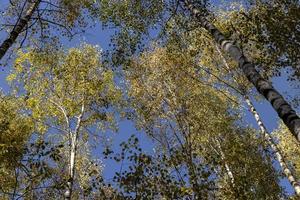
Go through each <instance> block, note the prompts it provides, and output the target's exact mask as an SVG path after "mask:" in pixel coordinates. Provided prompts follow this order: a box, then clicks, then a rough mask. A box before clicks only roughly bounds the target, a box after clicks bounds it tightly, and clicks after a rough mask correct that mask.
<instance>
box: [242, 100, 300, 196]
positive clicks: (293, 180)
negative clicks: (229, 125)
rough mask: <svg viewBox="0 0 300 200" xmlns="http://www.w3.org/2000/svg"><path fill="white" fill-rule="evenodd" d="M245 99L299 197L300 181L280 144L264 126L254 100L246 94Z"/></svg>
mask: <svg viewBox="0 0 300 200" xmlns="http://www.w3.org/2000/svg"><path fill="white" fill-rule="evenodd" d="M245 100H246V103H247V104H248V106H249V108H250V112H251V113H252V114H253V116H254V118H255V120H256V122H257V124H258V126H259V128H260V131H261V133H262V134H263V136H264V137H265V139H266V141H267V142H268V144H269V146H270V147H271V148H272V150H273V151H274V153H275V156H276V159H277V160H278V162H279V165H280V167H281V169H282V171H283V174H284V175H285V176H286V178H287V179H288V180H289V182H290V183H291V185H292V186H293V188H294V189H295V192H296V195H297V196H298V197H300V185H299V183H298V182H297V181H296V179H295V177H294V176H293V174H292V172H291V170H290V169H289V168H288V166H287V164H286V162H285V160H284V158H283V156H282V155H281V152H280V150H279V148H278V146H277V145H276V142H275V141H274V140H273V138H272V136H271V135H270V134H269V133H268V131H267V129H266V127H265V126H264V124H263V122H262V121H261V119H260V116H259V114H258V113H257V111H256V110H255V108H254V106H253V104H252V102H251V101H250V99H249V97H248V96H245Z"/></svg>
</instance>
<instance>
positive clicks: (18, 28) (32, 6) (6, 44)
mask: <svg viewBox="0 0 300 200" xmlns="http://www.w3.org/2000/svg"><path fill="white" fill-rule="evenodd" d="M40 3H41V0H32V2H30V3H29V6H28V9H27V11H26V13H25V15H24V16H22V17H21V18H20V19H19V20H18V21H17V22H16V25H15V27H14V28H13V30H12V31H11V32H10V34H9V37H8V38H7V39H6V40H4V41H3V42H2V44H1V46H0V60H1V59H2V58H3V56H4V55H5V53H6V52H7V50H8V49H9V48H10V47H11V45H13V43H15V41H16V39H17V38H18V36H19V34H20V33H21V32H22V31H23V30H24V28H25V27H26V26H27V25H28V22H29V21H30V19H31V17H32V15H33V13H34V12H35V11H36V9H37V8H38V6H39V4H40Z"/></svg>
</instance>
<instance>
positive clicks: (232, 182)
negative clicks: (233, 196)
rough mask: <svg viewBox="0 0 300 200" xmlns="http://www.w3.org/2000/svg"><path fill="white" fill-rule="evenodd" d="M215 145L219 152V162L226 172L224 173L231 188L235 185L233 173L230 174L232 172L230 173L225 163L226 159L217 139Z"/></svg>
mask: <svg viewBox="0 0 300 200" xmlns="http://www.w3.org/2000/svg"><path fill="white" fill-rule="evenodd" d="M216 143H217V146H218V149H219V151H220V155H221V160H222V161H223V162H224V166H225V170H226V173H227V175H228V177H229V179H230V182H231V184H232V187H235V183H234V182H235V181H234V176H233V173H232V171H231V169H230V167H229V165H228V163H227V162H226V157H225V154H224V152H223V150H222V147H221V142H220V140H219V139H218V138H217V139H216Z"/></svg>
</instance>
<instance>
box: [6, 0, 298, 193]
mask: <svg viewBox="0 0 300 200" xmlns="http://www.w3.org/2000/svg"><path fill="white" fill-rule="evenodd" d="M215 2H217V1H215ZM6 3H7V0H5V1H3V0H2V1H0V7H4V6H5V5H6ZM113 33H114V30H110V29H103V28H102V26H101V24H98V25H96V26H95V27H93V28H90V29H88V30H87V31H86V32H85V33H84V35H76V36H75V37H74V38H73V39H72V40H67V39H65V40H63V43H64V45H65V47H66V48H68V47H76V46H78V45H79V44H80V43H81V42H86V43H90V44H97V45H99V46H100V47H101V48H103V50H107V49H109V42H110V37H111V35H112V34H113ZM6 35H7V34H6V33H5V32H3V31H2V32H0V42H2V41H3V39H4V38H5V36H6ZM9 72H10V66H9V65H8V66H6V67H5V68H1V71H0V87H1V88H2V90H3V91H5V92H7V91H8V85H7V83H6V81H5V77H6V76H7V75H8V74H9ZM285 80H286V79H285V77H281V78H275V79H273V82H274V85H275V87H276V88H277V89H278V90H279V91H281V92H285V91H292V93H294V92H297V90H292V88H291V87H290V86H289V85H288V83H287V82H286V81H285ZM254 104H255V107H256V109H257V110H258V112H259V113H260V115H261V117H262V119H263V122H264V123H265V125H266V127H267V128H268V130H269V131H271V130H273V129H274V128H276V126H277V122H278V117H277V114H276V113H275V111H274V110H273V109H272V108H271V106H270V105H269V104H268V103H266V102H265V101H261V102H257V101H255V103H254ZM244 119H245V121H247V122H248V123H249V124H252V125H253V127H255V128H257V125H256V122H255V120H254V118H253V116H252V115H251V114H250V113H249V112H247V111H246V112H245V118H244ZM132 134H136V135H137V137H138V138H139V140H140V142H141V146H142V147H143V148H144V149H145V151H147V152H148V153H151V151H153V147H154V146H153V142H152V141H151V140H150V139H149V138H147V137H146V136H145V134H144V133H143V132H140V131H138V130H136V129H135V127H134V124H133V122H130V121H121V122H120V123H119V132H118V133H116V135H114V140H113V146H114V148H116V149H117V148H118V144H119V143H121V142H122V141H126V140H127V139H128V138H129V137H130V136H131V135H132ZM102 150H103V149H102V147H101V146H99V147H98V148H97V149H95V150H94V151H93V152H94V156H95V157H98V156H100V158H102ZM104 164H105V166H106V167H105V168H104V176H105V177H106V178H110V177H111V176H112V175H113V174H114V172H115V171H116V170H119V165H117V164H116V163H114V162H112V161H105V160H104ZM282 184H283V185H284V186H286V187H287V191H288V192H292V189H291V187H290V186H289V184H288V183H287V181H286V180H283V181H282Z"/></svg>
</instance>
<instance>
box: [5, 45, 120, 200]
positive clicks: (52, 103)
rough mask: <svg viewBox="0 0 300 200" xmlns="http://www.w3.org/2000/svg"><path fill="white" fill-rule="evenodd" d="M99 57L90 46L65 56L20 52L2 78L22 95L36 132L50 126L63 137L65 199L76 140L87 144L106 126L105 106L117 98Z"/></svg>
mask: <svg viewBox="0 0 300 200" xmlns="http://www.w3.org/2000/svg"><path fill="white" fill-rule="evenodd" d="M100 57H101V51H100V50H99V49H98V48H97V47H93V46H90V45H83V46H82V47H80V48H72V49H70V50H68V51H67V52H65V51H63V50H60V51H53V50H51V49H49V51H47V52H37V51H35V50H30V51H28V52H20V54H19V56H18V58H17V59H16V62H15V65H14V71H13V73H12V74H11V75H10V76H9V77H8V79H9V80H10V81H12V83H13V84H14V85H15V86H18V87H15V89H16V91H15V92H17V93H19V92H18V90H20V92H21V91H22V90H21V88H24V90H25V94H24V92H21V93H20V95H24V96H25V99H26V108H27V109H28V110H29V112H30V113H31V114H30V115H31V117H32V118H33V119H34V120H35V121H36V123H35V125H36V128H37V130H39V132H41V133H43V132H47V131H49V128H52V129H53V128H54V129H55V130H56V131H58V132H59V133H61V134H64V135H66V137H65V138H67V140H65V143H64V144H65V145H67V146H68V151H69V155H68V160H69V161H68V179H67V183H66V192H65V198H66V199H71V197H72V190H73V185H74V180H75V178H76V175H75V168H76V163H77V152H78V148H79V147H78V143H79V141H83V142H88V141H89V140H90V139H91V138H93V137H96V138H97V135H98V134H100V130H106V128H112V127H113V126H112V125H113V121H114V120H113V111H112V109H110V108H111V106H112V105H114V104H117V102H118V101H119V100H120V99H121V93H120V91H119V89H118V88H117V87H116V86H115V85H114V80H113V74H112V72H111V71H110V70H105V69H104V68H103V67H102V64H101V61H100ZM90 129H92V130H93V131H91V130H90ZM89 133H91V134H89ZM89 135H90V137H89Z"/></svg>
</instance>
